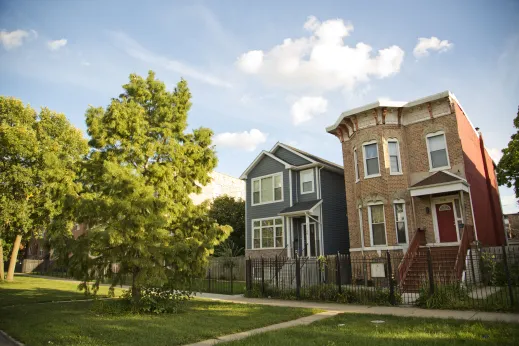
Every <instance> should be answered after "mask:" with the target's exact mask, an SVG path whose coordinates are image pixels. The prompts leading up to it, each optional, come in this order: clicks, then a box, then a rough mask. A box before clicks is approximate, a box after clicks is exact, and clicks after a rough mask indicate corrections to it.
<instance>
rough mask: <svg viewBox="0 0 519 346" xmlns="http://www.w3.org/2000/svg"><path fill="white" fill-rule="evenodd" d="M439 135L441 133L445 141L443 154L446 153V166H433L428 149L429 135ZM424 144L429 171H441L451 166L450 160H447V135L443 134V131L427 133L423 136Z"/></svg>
mask: <svg viewBox="0 0 519 346" xmlns="http://www.w3.org/2000/svg"><path fill="white" fill-rule="evenodd" d="M439 135H443V141H444V143H445V154H446V155H447V166H442V167H436V168H433V166H432V159H431V150H430V149H429V137H435V136H439ZM425 144H426V145H427V156H428V157H429V172H437V171H442V170H444V169H450V168H451V162H450V160H449V148H448V147H447V136H446V135H445V131H437V132H433V133H428V134H427V135H426V136H425Z"/></svg>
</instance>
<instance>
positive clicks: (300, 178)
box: [299, 168, 315, 195]
mask: <svg viewBox="0 0 519 346" xmlns="http://www.w3.org/2000/svg"><path fill="white" fill-rule="evenodd" d="M308 171H310V172H311V173H312V190H311V191H306V192H304V191H303V173H304V172H308ZM299 189H300V190H299V191H301V194H302V195H306V194H308V193H314V192H315V172H314V169H313V168H309V169H305V170H304V171H300V172H299Z"/></svg>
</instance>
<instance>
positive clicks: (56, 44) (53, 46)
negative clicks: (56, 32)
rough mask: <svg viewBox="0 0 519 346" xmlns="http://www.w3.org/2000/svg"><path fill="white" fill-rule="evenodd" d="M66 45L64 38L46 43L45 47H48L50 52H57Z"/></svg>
mask: <svg viewBox="0 0 519 346" xmlns="http://www.w3.org/2000/svg"><path fill="white" fill-rule="evenodd" d="M66 45H67V39H65V38H62V39H60V40H53V41H49V42H47V47H49V49H50V50H59V49H60V48H63V47H65V46H66Z"/></svg>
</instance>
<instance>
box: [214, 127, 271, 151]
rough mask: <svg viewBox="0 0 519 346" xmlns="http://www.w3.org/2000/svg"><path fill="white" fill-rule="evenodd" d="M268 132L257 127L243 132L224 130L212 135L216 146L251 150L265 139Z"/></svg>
mask: <svg viewBox="0 0 519 346" xmlns="http://www.w3.org/2000/svg"><path fill="white" fill-rule="evenodd" d="M267 137H268V134H267V133H263V132H261V131H260V130H258V129H251V130H250V131H248V132H247V131H243V132H224V133H219V134H217V135H215V136H214V138H213V142H214V144H215V145H216V147H218V146H221V147H228V148H235V149H242V150H246V151H253V150H254V149H256V147H257V146H258V145H259V144H261V143H265V142H266V141H267Z"/></svg>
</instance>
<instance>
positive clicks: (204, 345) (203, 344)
mask: <svg viewBox="0 0 519 346" xmlns="http://www.w3.org/2000/svg"><path fill="white" fill-rule="evenodd" d="M339 313H340V312H338V311H325V312H321V313H318V314H315V315H310V316H306V317H302V318H298V319H297V320H292V321H288V322H283V323H278V324H272V325H270V326H266V327H263V328H257V329H252V330H248V331H245V332H241V333H236V334H229V335H224V336H219V337H216V338H214V339H208V340H204V341H199V342H196V343H194V344H189V345H184V346H208V345H215V344H219V343H221V342H229V341H234V340H240V339H245V338H247V337H249V336H252V335H254V334H260V333H265V332H270V331H273V330H278V329H283V328H290V327H296V326H306V325H308V324H310V323H313V322H316V321H320V320H322V319H325V318H329V317H333V316H335V315H338V314H339Z"/></svg>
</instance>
